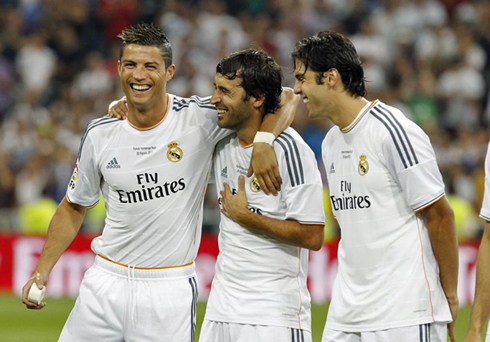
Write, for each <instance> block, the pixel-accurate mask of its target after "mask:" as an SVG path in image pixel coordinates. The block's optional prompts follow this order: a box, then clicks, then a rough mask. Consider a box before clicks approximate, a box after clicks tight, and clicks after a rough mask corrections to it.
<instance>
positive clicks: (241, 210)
mask: <svg viewBox="0 0 490 342" xmlns="http://www.w3.org/2000/svg"><path fill="white" fill-rule="evenodd" d="M224 187H225V188H224V190H222V191H220V195H221V206H222V209H221V212H222V213H223V214H224V215H225V216H226V217H228V218H229V219H231V220H233V221H235V222H236V223H238V224H240V222H241V217H242V216H243V215H246V214H248V213H249V211H248V207H247V204H248V201H247V195H246V194H245V177H243V176H240V177H238V192H237V193H236V195H233V194H232V192H231V189H230V186H229V185H228V184H227V183H224Z"/></svg>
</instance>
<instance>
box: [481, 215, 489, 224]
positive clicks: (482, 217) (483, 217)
mask: <svg viewBox="0 0 490 342" xmlns="http://www.w3.org/2000/svg"><path fill="white" fill-rule="evenodd" d="M478 216H480V218H481V219H482V220H485V221H487V222H488V223H490V218H488V217H485V216H482V215H478Z"/></svg>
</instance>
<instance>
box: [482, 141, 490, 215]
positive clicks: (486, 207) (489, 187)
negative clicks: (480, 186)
mask: <svg viewBox="0 0 490 342" xmlns="http://www.w3.org/2000/svg"><path fill="white" fill-rule="evenodd" d="M480 217H481V218H482V219H484V220H487V221H490V144H488V149H487V157H486V158H485V195H484V196H483V205H482V207H481V211H480Z"/></svg>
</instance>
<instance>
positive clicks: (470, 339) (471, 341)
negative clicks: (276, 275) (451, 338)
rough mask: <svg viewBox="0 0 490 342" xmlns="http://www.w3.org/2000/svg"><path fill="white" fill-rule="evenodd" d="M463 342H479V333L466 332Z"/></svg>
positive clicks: (471, 330)
mask: <svg viewBox="0 0 490 342" xmlns="http://www.w3.org/2000/svg"><path fill="white" fill-rule="evenodd" d="M464 342H481V332H480V333H479V332H477V331H475V330H473V329H471V327H470V330H468V333H467V334H466V337H465V338H464Z"/></svg>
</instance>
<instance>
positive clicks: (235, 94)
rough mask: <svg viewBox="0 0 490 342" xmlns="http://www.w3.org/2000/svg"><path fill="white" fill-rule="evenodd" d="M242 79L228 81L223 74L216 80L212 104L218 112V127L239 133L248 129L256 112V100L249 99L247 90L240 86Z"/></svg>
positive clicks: (216, 77)
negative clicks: (254, 111) (244, 128)
mask: <svg viewBox="0 0 490 342" xmlns="http://www.w3.org/2000/svg"><path fill="white" fill-rule="evenodd" d="M240 83H241V78H240V77H236V78H235V79H233V80H230V79H227V78H226V77H224V76H223V75H221V74H216V76H215V78H214V93H213V96H212V97H211V103H212V104H214V105H215V106H216V109H217V110H218V126H219V127H221V128H229V129H232V130H234V131H238V130H240V129H241V128H243V127H246V126H247V124H248V122H249V120H250V118H251V116H252V115H251V114H252V112H253V110H254V106H253V105H252V102H255V101H256V100H255V98H253V97H249V98H248V99H247V96H246V93H245V89H243V88H242V87H241V86H240Z"/></svg>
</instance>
